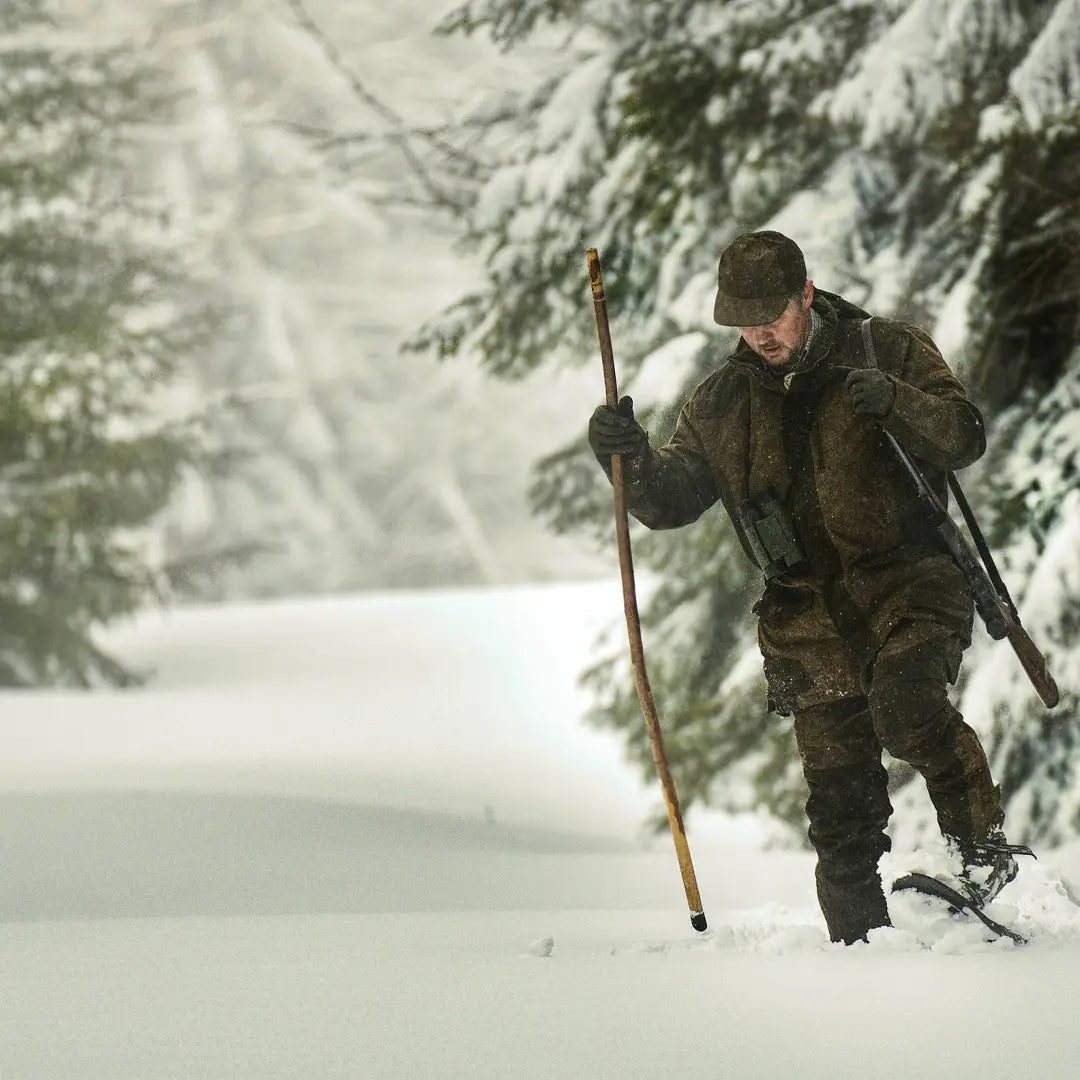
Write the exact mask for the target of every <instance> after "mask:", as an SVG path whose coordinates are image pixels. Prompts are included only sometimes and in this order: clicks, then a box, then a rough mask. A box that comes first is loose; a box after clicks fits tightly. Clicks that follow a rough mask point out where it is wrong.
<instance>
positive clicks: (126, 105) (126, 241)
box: [0, 0, 197, 686]
mask: <svg viewBox="0 0 1080 1080" xmlns="http://www.w3.org/2000/svg"><path fill="white" fill-rule="evenodd" d="M0 29H2V30H3V32H4V34H5V37H4V41H3V44H2V46H0V48H2V56H3V77H2V78H0V127H2V131H3V139H2V140H0V401H2V408H0V417H2V419H0V684H3V685H9V686H35V685H73V686H87V685H92V684H95V683H100V682H102V681H104V682H109V683H115V684H124V683H127V682H130V681H131V680H132V679H134V678H135V676H134V675H133V673H131V672H129V671H127V670H126V669H125V668H124V666H123V665H122V663H120V662H119V661H118V660H116V659H115V658H113V657H111V656H109V655H107V654H106V653H105V652H103V651H102V650H101V649H100V648H99V647H98V646H97V644H96V643H95V641H94V629H95V627H97V626H99V625H101V624H104V623H107V622H108V621H110V620H112V619H115V618H117V617H118V616H121V615H124V614H127V613H129V612H131V611H133V610H134V609H135V608H136V607H138V606H139V605H141V604H142V603H143V602H144V601H145V599H146V598H147V596H148V595H149V594H151V593H153V592H155V591H157V590H159V589H160V588H161V587H162V586H163V584H164V577H163V575H162V573H161V569H160V567H154V566H153V565H152V564H151V562H150V561H149V560H148V555H147V552H146V550H145V543H144V538H143V537H142V536H141V534H140V529H142V528H143V527H144V526H145V525H146V524H147V522H148V521H150V520H151V519H152V518H153V517H154V515H156V514H157V513H158V512H159V511H160V510H161V508H162V507H163V506H164V505H165V503H166V501H167V499H168V498H169V496H170V493H171V492H172V491H173V489H174V487H175V485H176V483H177V480H178V478H179V476H180V472H181V470H182V468H183V467H184V465H185V464H186V463H190V462H193V461H194V460H195V459H196V456H197V455H196V452H195V444H194V430H193V429H192V428H191V427H189V425H188V423H187V422H186V421H184V420H183V419H182V418H179V417H178V418H170V417H169V415H168V413H167V411H166V405H167V402H166V401H164V400H163V393H164V391H165V390H166V388H167V385H168V382H169V379H170V377H171V375H172V372H173V365H174V362H175V359H176V357H177V355H178V352H179V351H180V350H182V349H183V348H186V347H190V345H191V340H190V339H191V332H190V328H191V326H192V325H193V324H192V323H190V322H188V320H187V318H186V313H185V301H184V297H185V295H187V293H186V283H185V278H184V275H183V271H182V269H181V268H180V267H179V266H177V265H176V263H175V261H174V260H173V259H172V258H171V257H170V255H169V250H168V244H167V241H166V237H165V236H164V233H163V229H162V227H161V223H160V220H159V218H158V216H157V209H156V207H154V206H153V205H149V204H145V203H144V202H143V201H142V200H141V198H140V196H139V195H138V193H136V192H133V191H131V190H130V189H129V187H128V181H127V174H126V173H125V170H124V167H123V165H124V161H125V154H126V150H127V142H126V140H127V139H128V138H129V137H130V133H131V131H132V129H133V126H134V125H136V124H138V123H140V122H143V121H145V120H146V118H147V116H148V115H149V114H150V113H151V112H152V111H153V110H154V109H155V108H157V107H159V106H160V105H162V104H163V103H162V102H161V100H160V99H159V97H158V93H157V91H155V90H154V89H153V86H154V84H153V81H152V73H150V72H147V71H144V70H143V69H142V68H141V66H140V64H139V62H138V60H137V58H136V57H134V56H133V55H131V54H130V53H127V52H124V51H122V50H116V49H108V48H95V47H92V46H80V45H73V44H72V43H71V41H70V40H69V39H65V38H64V37H63V35H61V34H57V33H55V32H54V31H55V29H56V28H55V26H54V24H53V23H52V22H51V21H50V18H49V9H48V7H47V5H46V4H44V3H43V2H40V0H20V2H19V3H15V4H10V3H9V4H5V5H4V11H3V14H2V15H0Z"/></svg>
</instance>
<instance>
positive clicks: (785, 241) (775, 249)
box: [713, 230, 806, 326]
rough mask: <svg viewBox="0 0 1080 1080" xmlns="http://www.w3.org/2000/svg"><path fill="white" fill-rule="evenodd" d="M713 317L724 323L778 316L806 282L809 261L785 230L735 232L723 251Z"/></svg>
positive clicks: (755, 321)
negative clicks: (782, 231) (734, 235)
mask: <svg viewBox="0 0 1080 1080" xmlns="http://www.w3.org/2000/svg"><path fill="white" fill-rule="evenodd" d="M716 278H717V291H716V303H715V304H714V305H713V319H714V320H715V321H716V322H718V323H719V324H720V325H721V326H761V325H763V324H764V323H770V322H772V321H773V320H774V319H778V318H779V317H780V316H781V315H782V314H783V312H784V308H786V307H787V305H788V300H789V299H790V298H791V296H792V295H793V294H794V293H796V292H798V291H799V289H801V288H802V286H803V285H804V284H805V283H806V260H805V259H804V258H803V253H802V251H801V250H800V249H799V245H798V244H796V243H795V241H794V240H791V239H790V238H789V237H786V236H784V234H783V233H778V232H771V231H769V230H766V231H764V232H750V233H743V234H742V235H741V236H736V237H735V239H734V240H732V241H731V243H730V244H728V246H727V247H726V248H724V250H723V253H722V254H721V255H720V267H719V269H718V270H717V275H716Z"/></svg>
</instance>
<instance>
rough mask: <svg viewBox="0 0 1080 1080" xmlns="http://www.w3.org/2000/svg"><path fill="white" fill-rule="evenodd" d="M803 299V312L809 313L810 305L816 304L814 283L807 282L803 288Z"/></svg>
mask: <svg viewBox="0 0 1080 1080" xmlns="http://www.w3.org/2000/svg"><path fill="white" fill-rule="evenodd" d="M802 299H803V311H809V310H810V305H811V304H813V302H814V283H813V282H812V281H807V283H806V284H805V285H804V286H803V294H802Z"/></svg>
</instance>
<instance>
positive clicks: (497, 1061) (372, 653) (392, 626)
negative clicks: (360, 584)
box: [0, 582, 1080, 1080]
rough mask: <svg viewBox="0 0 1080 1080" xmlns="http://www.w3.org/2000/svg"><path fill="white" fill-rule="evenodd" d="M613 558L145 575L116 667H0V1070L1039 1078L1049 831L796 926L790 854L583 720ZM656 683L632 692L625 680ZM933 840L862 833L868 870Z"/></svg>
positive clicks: (1059, 1073) (1073, 917)
mask: <svg viewBox="0 0 1080 1080" xmlns="http://www.w3.org/2000/svg"><path fill="white" fill-rule="evenodd" d="M619 602H620V601H619V590H618V585H617V583H615V582H603V583H599V584H589V585H573V586H552V587H537V588H525V589H517V590H504V591H498V590H492V591H461V592H442V593H415V594H410V593H400V594H385V595H368V596H364V597H357V598H341V599H334V600H319V601H306V602H295V603H277V604H263V605H251V606H244V607H241V606H236V607H223V608H216V609H206V610H186V611H176V612H173V613H171V614H167V615H155V616H146V617H143V618H142V619H140V620H139V621H138V622H137V623H134V624H132V625H130V626H128V627H124V628H122V629H119V630H117V631H115V632H113V633H112V634H110V636H109V644H110V645H112V646H114V647H115V648H117V649H119V650H120V651H121V652H122V654H123V656H124V657H125V658H126V659H128V660H130V661H132V662H136V663H138V664H140V665H142V666H145V667H147V668H153V669H156V671H157V673H158V674H157V677H156V678H155V680H153V681H152V682H151V683H150V685H149V686H148V688H147V689H145V690H140V691H137V692H128V693H119V692H118V693H95V694H92V695H76V694H57V693H28V694H8V695H5V697H4V699H3V707H4V723H3V725H2V726H0V808H2V812H0V850H2V862H0V866H2V870H0V911H2V914H3V919H2V921H0V1077H3V1078H4V1080H61V1078H63V1080H82V1078H86V1080H90V1078H93V1080H113V1078H116V1080H120V1078H123V1080H157V1078H165V1077H169V1078H176V1080H193V1078H215V1080H216V1078H220V1080H246V1078H252V1080H255V1078H258V1080H268V1078H276V1077H281V1078H285V1077H288V1078H316V1077H317V1078H342V1080H344V1078H349V1080H352V1078H363V1080H406V1078H407V1080H421V1078H426V1077H438V1078H439V1080H485V1078H490V1080H509V1078H513V1080H517V1078H536V1080H554V1078H575V1080H576V1078H583V1080H584V1078H588V1080H604V1078H612V1080H616V1078H617V1080H637V1078H640V1080H658V1078H666V1077H679V1078H680V1080H682V1078H691V1080H692V1078H697V1077H701V1078H703V1080H704V1078H706V1077H708V1078H710V1080H716V1078H721V1080H728V1078H753V1080H766V1078H768V1080H771V1078H777V1080H779V1078H783V1080H816V1078H822V1080H825V1078H830V1080H837V1078H847V1077H851V1078H855V1077H858V1078H860V1080H861V1078H864V1077H869V1076H873V1077H874V1078H875V1080H878V1078H883V1080H890V1078H897V1080H899V1078H904V1080H907V1078H910V1077H912V1076H918V1077H919V1078H920V1080H945V1078H948V1080H957V1078H960V1077H965V1078H966V1077H978V1078H979V1080H997V1078H1001V1080H1005V1078H1008V1080H1017V1078H1025V1080H1027V1078H1030V1080H1036V1078H1037V1080H1056V1078H1059V1077H1060V1078H1068V1077H1073V1076H1075V1075H1076V1073H1077V1069H1078V1067H1080V1047H1078V1043H1077V1039H1076V1034H1075V1001H1076V1000H1077V997H1078V995H1080V909H1078V908H1077V907H1076V905H1075V904H1074V902H1073V901H1072V900H1071V899H1070V893H1071V886H1070V884H1069V882H1070V880H1072V881H1076V882H1078V883H1080V844H1077V845H1072V846H1069V847H1067V848H1064V849H1061V850H1057V851H1045V852H1040V859H1039V861H1038V862H1037V863H1033V864H1030V865H1029V866H1027V867H1026V868H1025V871H1024V873H1023V875H1022V877H1021V878H1020V879H1019V880H1018V881H1017V882H1016V883H1014V884H1013V885H1012V886H1010V888H1009V889H1008V891H1006V893H1005V894H1004V895H1003V896H1002V898H1001V900H1000V901H999V902H998V903H997V904H996V905H995V909H994V910H995V912H996V913H997V914H998V915H999V916H1000V917H1001V918H1002V919H1005V920H1007V921H1009V922H1011V923H1012V924H1013V925H1015V926H1017V927H1018V928H1020V929H1022V930H1023V931H1025V932H1026V933H1027V934H1029V936H1030V938H1031V943H1030V944H1029V945H1028V946H1027V947H1026V948H1016V947H1014V946H1013V945H1012V944H1011V943H1009V942H1001V941H997V942H993V943H987V942H984V941H983V938H982V935H981V934H980V932H979V929H978V927H977V926H976V925H972V924H970V923H968V922H965V921H962V920H958V919H955V918H952V917H950V916H948V915H947V914H943V913H941V912H939V911H935V910H932V909H931V907H930V906H929V904H928V902H925V901H921V900H918V899H915V898H910V897H904V898H894V900H893V904H892V907H893V917H894V921H895V923H896V927H895V928H894V929H892V930H889V931H881V932H879V933H877V934H875V935H874V936H873V939H872V941H871V942H870V944H869V945H864V946H857V947H853V948H849V949H844V948H842V947H839V946H832V945H829V944H828V942H827V941H826V938H825V933H824V929H823V926H822V924H821V920H820V917H819V915H818V912H817V908H816V905H815V902H814V896H813V884H812V882H813V864H812V859H811V858H810V857H809V856H807V855H806V854H803V853H792V852H782V851H763V850H762V849H761V847H760V844H759V843H758V842H757V838H758V835H759V834H758V833H757V831H756V830H755V829H754V828H753V827H752V826H750V825H744V824H741V823H740V824H736V823H729V822H726V821H725V820H724V819H722V818H720V817H718V816H701V817H696V818H695V817H693V816H691V820H690V843H691V850H692V852H693V855H694V860H695V864H696V867H697V873H698V878H699V882H700V885H701V891H702V896H703V898H704V902H705V908H706V913H707V915H708V918H709V923H710V931H709V933H708V934H706V935H698V934H696V933H694V931H693V930H691V928H690V925H689V920H688V915H687V911H686V905H685V901H684V899H683V895H682V888H681V884H680V882H679V877H678V871H677V866H676V862H675V858H674V854H673V852H672V850H671V845H670V841H668V840H666V839H663V838H662V839H661V841H660V842H655V843H652V844H647V843H645V842H644V841H642V839H641V837H640V832H639V824H640V821H641V819H642V817H643V816H644V814H645V813H646V812H647V811H648V810H649V809H651V808H652V806H653V804H654V803H655V801H656V797H657V796H656V792H655V791H654V790H653V787H654V786H655V785H644V784H642V783H641V782H640V781H639V780H638V779H637V777H636V776H635V775H634V774H633V773H632V772H631V771H630V770H629V769H628V767H627V766H626V765H625V764H624V763H623V761H622V757H621V754H620V749H619V745H618V743H617V741H616V740H615V739H614V738H613V737H612V736H609V735H607V734H605V733H599V732H594V731H591V730H588V729H586V728H584V727H583V726H582V725H581V723H580V720H579V716H580V713H581V711H582V709H583V707H584V704H585V701H584V699H583V697H582V696H581V694H580V692H579V691H578V690H577V688H576V686H575V677H576V673H577V671H578V670H579V669H580V667H581V666H582V664H583V661H584V660H585V659H586V656H587V653H588V649H589V645H590V642H591V641H592V639H593V636H594V634H595V633H596V632H597V630H598V629H599V628H601V627H602V626H604V625H606V624H608V623H613V624H614V625H615V628H616V630H618V626H619V618H620V615H619ZM660 709H661V715H663V703H662V702H661V703H660ZM936 857H937V855H936V853H934V852H925V853H905V852H897V853H894V856H893V857H892V860H893V863H892V865H891V866H890V867H889V868H887V869H891V870H898V869H901V868H904V867H907V866H909V865H911V864H912V861H913V860H914V861H921V862H923V863H926V862H927V861H929V862H930V863H931V864H932V863H933V861H934V859H935V858H936Z"/></svg>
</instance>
